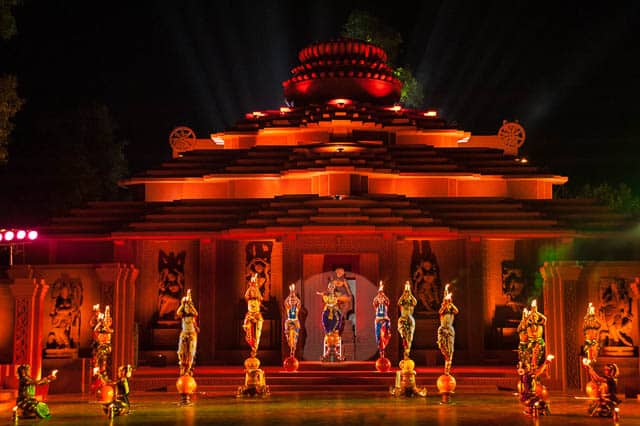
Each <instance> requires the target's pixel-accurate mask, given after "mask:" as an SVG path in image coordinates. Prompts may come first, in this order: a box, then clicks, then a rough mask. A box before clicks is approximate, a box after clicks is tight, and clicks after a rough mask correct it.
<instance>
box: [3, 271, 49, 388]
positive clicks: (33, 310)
mask: <svg viewBox="0 0 640 426" xmlns="http://www.w3.org/2000/svg"><path fill="white" fill-rule="evenodd" d="M10 275H11V278H12V279H13V284H11V285H10V286H9V287H10V288H11V293H12V294H13V297H14V299H15V311H14V323H13V324H14V334H13V364H14V365H19V364H29V365H31V371H32V375H33V377H38V378H39V377H40V374H41V370H42V322H43V317H44V312H43V309H44V306H43V301H44V296H45V294H46V293H47V290H48V289H49V286H48V285H47V284H46V283H45V281H44V279H37V278H34V275H35V274H34V269H33V268H32V267H31V266H28V265H20V266H14V267H12V268H11V270H10Z"/></svg>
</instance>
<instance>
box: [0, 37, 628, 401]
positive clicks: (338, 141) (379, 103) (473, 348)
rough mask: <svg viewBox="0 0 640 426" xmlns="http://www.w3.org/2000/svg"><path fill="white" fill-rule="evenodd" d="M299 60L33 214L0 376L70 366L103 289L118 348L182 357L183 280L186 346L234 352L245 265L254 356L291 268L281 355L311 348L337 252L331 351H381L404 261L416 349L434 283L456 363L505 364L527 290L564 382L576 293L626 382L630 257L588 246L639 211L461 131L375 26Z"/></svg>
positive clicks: (513, 138) (137, 358) (277, 331)
mask: <svg viewBox="0 0 640 426" xmlns="http://www.w3.org/2000/svg"><path fill="white" fill-rule="evenodd" d="M299 61H300V64H299V65H297V66H295V67H294V68H293V69H292V71H291V78H290V79H288V80H287V81H285V82H284V83H283V87H284V93H285V97H286V98H287V99H288V101H289V102H288V104H287V105H286V106H283V107H281V108H280V109H277V110H268V111H254V112H250V113H248V114H246V116H245V117H244V118H242V119H241V120H239V121H238V122H237V124H236V125H235V126H233V127H231V128H230V129H228V130H227V131H225V132H223V133H215V134H212V135H210V136H209V137H206V138H201V137H198V136H197V135H195V134H194V132H193V131H191V130H190V129H188V128H186V127H180V128H177V129H175V130H174V131H173V132H172V133H171V135H170V138H169V143H170V147H171V150H172V154H173V155H172V159H171V160H170V161H167V162H165V163H163V164H161V165H159V166H158V167H157V168H154V169H151V170H148V171H146V172H144V173H140V174H138V175H135V176H132V177H130V178H129V179H126V180H125V181H123V182H121V184H122V185H125V186H127V187H128V188H130V190H131V191H132V193H135V194H136V197H137V200H136V201H127V202H94V203H89V205H87V206H85V207H83V208H79V209H74V210H72V211H71V212H69V214H68V215H67V216H65V217H60V218H54V219H53V220H52V221H51V223H50V224H49V225H48V226H46V227H43V228H41V229H40V234H41V238H40V239H39V240H38V241H37V242H34V243H32V244H30V245H29V246H28V247H26V249H25V251H26V258H27V262H26V263H25V264H19V265H14V266H12V268H11V269H10V271H9V276H10V278H9V279H8V280H5V282H3V283H1V284H0V298H1V299H2V300H3V303H2V306H7V307H8V309H6V310H4V311H2V312H0V315H1V316H2V317H1V318H0V319H1V321H0V329H1V330H2V332H1V333H0V336H1V337H0V355H1V356H2V359H1V360H0V361H1V362H2V363H4V364H5V368H4V369H3V370H2V371H3V374H4V375H5V376H6V375H9V373H8V372H9V371H11V368H12V367H11V366H15V365H16V364H20V363H24V362H29V363H31V364H32V365H33V366H34V367H35V370H34V371H39V369H40V368H41V367H42V366H43V365H44V366H45V367H46V366H56V368H64V367H65V366H72V365H75V366H76V367H77V366H80V365H84V364H82V363H83V360H84V359H86V358H88V357H90V355H91V329H90V326H89V321H90V318H91V313H92V307H93V306H94V305H96V304H100V305H101V306H105V305H109V306H111V309H112V313H113V320H114V321H113V322H114V330H115V332H114V335H113V344H114V346H113V363H114V365H120V364H124V363H132V364H135V365H140V366H142V365H164V364H167V365H176V363H177V361H176V347H177V341H178V335H179V321H178V319H177V318H176V309H177V307H178V304H179V301H180V299H181V298H182V297H183V295H184V294H185V292H186V290H187V289H191V290H192V295H193V299H194V301H195V303H196V305H197V308H198V311H199V313H200V317H199V321H200V330H201V332H200V336H199V347H198V355H197V364H198V365H207V364H237V365H240V364H241V363H242V360H243V359H244V358H245V357H246V356H247V354H248V346H247V344H246V343H245V341H244V338H243V334H242V328H241V324H242V320H243V317H244V314H245V312H246V303H245V302H244V300H243V295H244V292H245V290H246V288H247V284H248V281H249V279H250V278H251V277H252V276H253V275H254V274H257V279H258V285H259V288H260V291H261V292H262V295H263V300H264V301H263V308H262V312H263V316H264V318H265V321H264V326H263V332H262V341H261V344H260V358H261V359H262V360H263V363H265V364H269V363H270V364H280V363H281V362H282V360H283V359H284V358H285V357H286V356H288V353H289V352H288V351H289V349H288V347H287V343H286V339H285V338H284V337H283V335H282V321H283V318H284V313H283V309H284V308H283V300H284V298H286V296H287V294H288V287H289V285H290V284H291V283H295V284H296V289H297V292H298V294H299V297H300V299H301V301H302V306H303V308H302V311H301V314H300V319H301V323H302V329H301V335H300V341H299V344H298V350H297V353H296V356H297V357H298V359H300V360H303V361H304V360H314V361H317V360H319V359H320V357H321V355H322V339H323V333H322V327H321V325H320V314H321V310H322V304H323V302H322V297H320V296H319V295H318V292H322V291H323V290H324V289H326V287H327V283H328V281H329V280H331V279H333V277H334V276H335V271H336V270H337V269H339V268H342V269H343V270H344V271H345V276H346V279H347V282H348V283H349V291H350V293H351V295H350V297H351V300H350V304H348V308H347V309H345V312H344V314H345V319H346V320H345V326H344V331H343V335H342V350H343V354H344V357H345V359H347V360H359V361H365V360H372V359H374V357H375V356H376V349H377V348H376V343H375V336H374V327H373V318H374V310H373V307H372V299H373V297H374V296H375V294H376V291H377V287H378V283H379V282H380V281H383V282H384V284H385V292H386V293H387V295H388V296H389V298H390V299H391V301H392V308H391V309H390V316H391V320H392V323H393V324H395V322H396V321H397V317H398V311H397V309H396V305H395V302H396V301H397V299H398V297H399V296H400V293H401V292H402V288H403V286H404V283H405V281H407V280H408V281H410V282H411V286H412V290H413V294H414V295H415V296H416V299H417V301H418V305H417V306H416V310H415V318H416V334H415V338H414V342H413V349H412V355H413V359H414V360H416V362H417V363H418V365H441V364H442V363H443V360H442V358H441V355H440V352H439V351H438V348H437V343H436V330H437V327H438V325H439V321H438V308H439V306H440V304H441V299H442V297H443V290H444V286H445V284H447V283H450V284H451V286H450V288H451V289H452V291H453V293H454V295H455V300H456V305H457V306H458V308H459V310H460V313H459V314H458V316H457V319H456V336H457V337H456V340H455V344H456V348H455V354H456V355H455V356H456V364H468V365H514V366H515V362H516V359H517V355H516V353H515V349H516V347H517V344H518V336H517V332H516V328H517V325H518V322H519V320H520V318H521V315H522V310H523V308H524V307H525V306H527V305H528V304H530V303H531V301H532V300H534V299H535V300H537V301H538V306H539V309H540V310H541V311H542V312H544V313H545V315H546V316H547V317H548V326H547V330H546V340H547V350H548V351H549V352H550V353H553V354H554V355H555V356H556V362H554V364H553V367H552V378H553V379H552V384H553V385H554V386H556V388H562V389H567V388H572V387H579V386H580V383H581V382H580V381H581V380H584V378H583V377H581V372H580V347H581V344H582V340H583V333H582V318H583V317H584V315H585V313H586V310H587V306H588V303H589V302H592V303H593V304H594V306H595V307H596V311H597V312H598V315H599V316H600V319H601V323H602V328H601V330H600V342H601V346H602V349H601V357H600V359H601V360H604V361H606V360H607V359H612V358H614V359H616V362H618V364H620V365H621V370H622V371H623V374H624V376H623V379H624V380H623V386H624V385H625V384H626V385H627V386H628V387H632V386H637V376H638V350H637V344H638V341H639V340H640V333H639V330H638V320H637V312H638V308H639V305H638V300H639V299H640V294H639V288H638V285H639V279H638V277H640V262H638V261H633V260H624V261H617V262H614V261H607V262H604V261H601V260H600V258H598V257H597V256H595V255H594V257H591V258H590V257H589V256H591V255H590V254H588V253H597V252H598V248H602V247H603V245H604V244H607V242H610V241H612V240H615V239H618V238H624V237H625V236H626V235H627V233H628V231H629V230H630V229H632V227H634V226H637V221H635V222H634V221H633V220H632V218H631V217H628V216H626V215H623V214H619V213H614V212H612V211H610V210H609V209H608V208H607V207H605V206H602V205H600V204H598V203H597V202H595V201H594V200H578V199H571V200H567V199H562V200H561V199H554V198H553V191H554V187H557V186H559V185H563V184H564V183H566V182H567V177H565V176H560V175H556V174H553V173H549V172H548V171H546V170H545V169H544V168H543V167H540V166H537V165H534V164H532V163H531V162H529V161H527V159H525V158H523V157H522V156H521V155H520V154H519V149H520V147H521V145H522V144H523V143H524V140H525V131H524V129H523V127H522V126H521V125H520V124H519V123H517V122H505V123H502V126H501V127H500V128H499V130H498V131H497V132H496V134H493V135H476V134H473V133H471V132H468V131H464V130H460V129H458V128H457V127H455V126H452V125H450V124H449V123H448V122H447V121H446V120H444V119H443V118H441V117H440V116H439V113H438V111H437V110H431V109H428V110H411V109H406V108H404V107H403V106H402V105H400V104H398V103H397V102H398V100H399V98H400V90H401V84H400V82H399V81H398V80H397V79H396V78H395V77H394V75H393V72H392V70H391V69H390V68H389V67H388V65H387V64H386V54H385V53H384V51H382V50H381V49H380V48H378V47H376V46H373V45H371V44H368V43H365V42H361V41H354V40H337V41H333V42H323V43H315V44H312V45H310V46H308V47H306V48H305V49H303V50H302V51H301V52H300V54H299ZM496 127H498V126H496ZM585 253H587V254H585ZM634 315H635V317H634ZM400 354H401V346H400V342H399V340H398V335H397V333H394V334H393V337H392V339H391V342H390V344H389V346H388V349H387V356H388V357H389V358H390V359H391V361H392V362H393V363H394V365H397V361H398V360H399V357H400V356H401V355H400ZM604 361H603V362H604ZM514 369H515V367H514ZM634 374H635V379H633V377H634V376H633V375H634ZM625 380H626V381H625ZM634 380H635V382H634ZM70 386H74V385H72V384H70Z"/></svg>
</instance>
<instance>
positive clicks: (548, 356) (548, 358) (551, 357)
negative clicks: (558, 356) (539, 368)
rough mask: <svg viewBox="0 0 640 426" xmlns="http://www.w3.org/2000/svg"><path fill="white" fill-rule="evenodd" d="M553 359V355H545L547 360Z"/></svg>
mask: <svg viewBox="0 0 640 426" xmlns="http://www.w3.org/2000/svg"><path fill="white" fill-rule="evenodd" d="M554 359H555V356H554V355H551V354H549V355H547V361H549V362H551V361H553V360H554Z"/></svg>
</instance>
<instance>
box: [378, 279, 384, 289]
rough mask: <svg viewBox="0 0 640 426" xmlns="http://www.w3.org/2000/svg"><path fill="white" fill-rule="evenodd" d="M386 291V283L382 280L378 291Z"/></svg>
mask: <svg viewBox="0 0 640 426" xmlns="http://www.w3.org/2000/svg"><path fill="white" fill-rule="evenodd" d="M383 290H384V283H383V282H382V280H380V284H379V285H378V291H383Z"/></svg>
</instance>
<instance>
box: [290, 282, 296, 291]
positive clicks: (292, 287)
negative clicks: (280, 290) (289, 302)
mask: <svg viewBox="0 0 640 426" xmlns="http://www.w3.org/2000/svg"><path fill="white" fill-rule="evenodd" d="M289 291H290V292H291V293H293V292H294V291H296V285H295V284H294V283H291V284H289Z"/></svg>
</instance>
